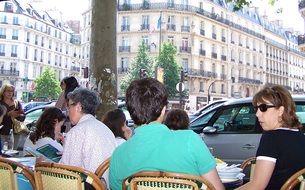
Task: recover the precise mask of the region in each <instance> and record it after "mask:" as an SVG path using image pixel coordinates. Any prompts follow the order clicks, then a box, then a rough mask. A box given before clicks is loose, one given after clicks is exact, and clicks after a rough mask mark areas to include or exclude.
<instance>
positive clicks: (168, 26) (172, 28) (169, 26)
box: [167, 24, 176, 31]
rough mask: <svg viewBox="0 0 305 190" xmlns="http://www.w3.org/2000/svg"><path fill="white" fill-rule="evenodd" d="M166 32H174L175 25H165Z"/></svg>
mask: <svg viewBox="0 0 305 190" xmlns="http://www.w3.org/2000/svg"><path fill="white" fill-rule="evenodd" d="M167 30H171V31H176V25H175V24H167Z"/></svg>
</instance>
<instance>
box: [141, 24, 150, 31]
mask: <svg viewBox="0 0 305 190" xmlns="http://www.w3.org/2000/svg"><path fill="white" fill-rule="evenodd" d="M141 30H149V24H141Z"/></svg>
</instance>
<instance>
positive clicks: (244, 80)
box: [238, 77, 262, 84]
mask: <svg viewBox="0 0 305 190" xmlns="http://www.w3.org/2000/svg"><path fill="white" fill-rule="evenodd" d="M238 81H239V82H242V83H249V84H262V82H261V81H260V80H256V79H250V78H246V77H238Z"/></svg>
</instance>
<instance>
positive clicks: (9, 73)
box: [0, 69, 19, 76]
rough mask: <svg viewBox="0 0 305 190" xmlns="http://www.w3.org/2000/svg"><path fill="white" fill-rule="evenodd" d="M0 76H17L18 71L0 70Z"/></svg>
mask: <svg viewBox="0 0 305 190" xmlns="http://www.w3.org/2000/svg"><path fill="white" fill-rule="evenodd" d="M0 75H2V76H19V71H16V70H14V69H13V70H4V69H0Z"/></svg>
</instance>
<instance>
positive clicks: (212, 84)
mask: <svg viewBox="0 0 305 190" xmlns="http://www.w3.org/2000/svg"><path fill="white" fill-rule="evenodd" d="M215 82H216V80H214V81H213V82H211V84H210V85H209V87H208V104H209V103H210V98H211V97H210V88H211V86H212V85H213V84H214V83H215Z"/></svg>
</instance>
